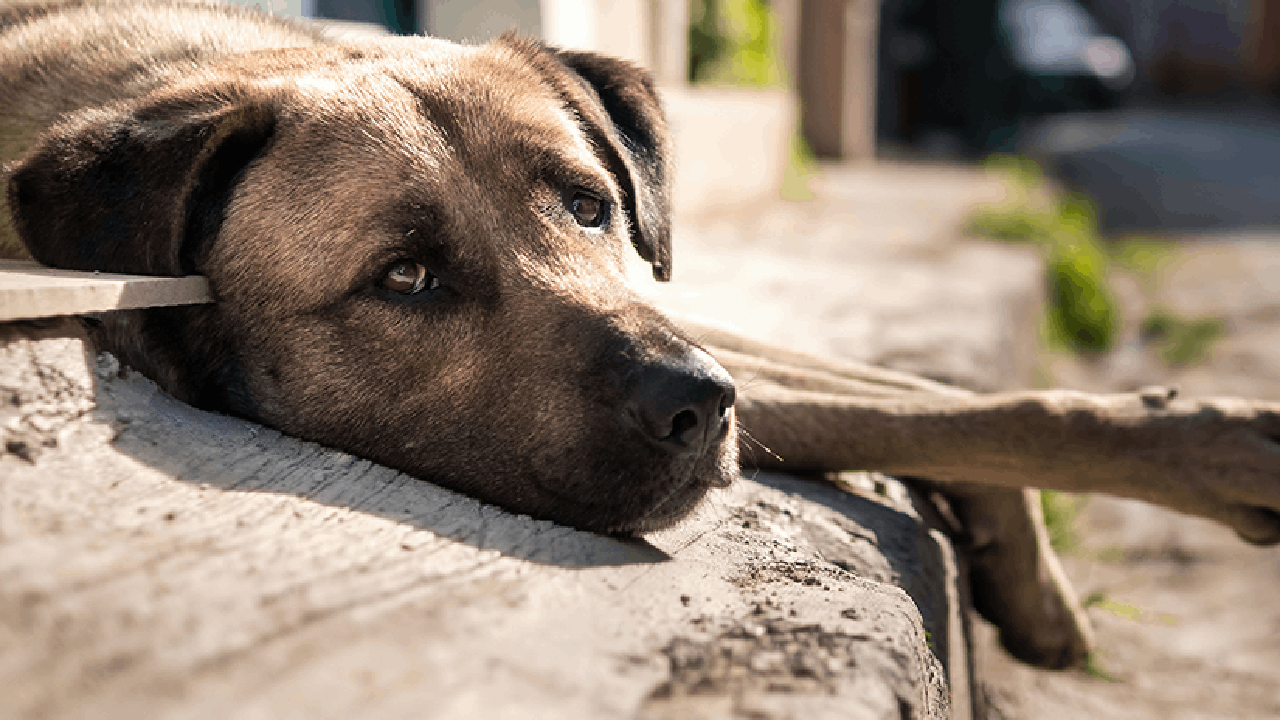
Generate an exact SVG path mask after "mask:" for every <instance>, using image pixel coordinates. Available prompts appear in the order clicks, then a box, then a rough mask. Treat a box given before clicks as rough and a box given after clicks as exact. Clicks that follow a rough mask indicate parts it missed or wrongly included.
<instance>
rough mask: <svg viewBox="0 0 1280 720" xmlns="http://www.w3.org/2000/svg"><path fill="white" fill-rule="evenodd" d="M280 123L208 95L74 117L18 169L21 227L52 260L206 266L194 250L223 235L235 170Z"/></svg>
mask: <svg viewBox="0 0 1280 720" xmlns="http://www.w3.org/2000/svg"><path fill="white" fill-rule="evenodd" d="M215 97H216V96H215ZM274 125H275V122H274V115H273V114H272V113H271V112H270V111H269V110H268V109H266V108H263V107H259V106H255V105H245V104H233V103H231V102H230V101H225V100H217V99H210V98H209V96H206V97H205V98H204V99H201V100H199V101H188V100H174V99H168V100H162V101H159V102H145V101H144V104H141V106H137V105H131V104H127V105H118V106H114V107H111V108H109V109H104V110H92V111H87V112H83V113H80V114H78V115H75V116H73V117H71V118H70V119H68V120H65V121H63V122H61V123H59V124H58V125H56V126H55V127H53V128H51V129H50V130H49V131H48V132H46V133H45V134H44V135H43V136H42V137H41V138H40V140H39V141H38V142H37V144H36V146H35V147H34V148H33V149H32V150H31V151H30V152H29V153H28V154H27V155H26V157H24V158H23V159H22V160H21V161H19V162H18V163H17V165H16V167H15V168H14V169H13V171H12V174H11V177H10V180H9V188H8V200H9V207H10V211H11V213H12V216H13V223H14V226H15V228H16V229H17V231H18V237H19V238H20V239H21V240H22V242H23V244H25V245H26V247H27V250H28V251H29V252H30V253H31V255H32V256H33V257H35V259H37V260H39V261H40V262H42V263H44V264H46V265H52V266H55V267H62V268H67V269H72V270H102V271H108V272H122V273H139V274H147V275H186V274H192V273H195V272H198V270H197V268H196V264H197V258H198V254H199V252H200V251H201V249H202V248H203V246H204V243H205V242H207V241H208V240H210V239H212V237H213V236H214V235H216V234H217V232H218V230H219V228H220V226H221V222H222V217H223V213H224V211H225V205H226V203H227V201H228V200H229V197H230V191H231V189H232V188H233V187H234V184H235V181H236V178H237V176H238V175H239V174H240V173H241V171H242V170H243V169H244V167H245V166H246V165H247V164H248V163H249V162H250V161H251V160H252V159H253V158H254V157H256V156H257V155H258V153H259V152H261V150H262V148H263V147H264V146H265V144H266V143H267V141H268V140H269V139H270V137H271V134H272V131H273V129H274Z"/></svg>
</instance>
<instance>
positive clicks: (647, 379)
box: [626, 354, 735, 455]
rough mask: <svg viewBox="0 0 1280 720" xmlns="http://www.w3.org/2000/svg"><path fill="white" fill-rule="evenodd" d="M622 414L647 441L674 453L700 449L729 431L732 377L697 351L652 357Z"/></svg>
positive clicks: (732, 389)
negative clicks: (673, 358) (674, 357)
mask: <svg viewBox="0 0 1280 720" xmlns="http://www.w3.org/2000/svg"><path fill="white" fill-rule="evenodd" d="M636 379H637V384H636V386H635V389H634V390H633V391H632V392H633V394H632V396H631V398H630V399H629V400H628V403H627V405H628V407H627V413H626V414H627V416H628V417H630V418H631V420H632V422H633V423H634V424H635V426H636V428H637V429H639V430H640V431H641V432H642V433H643V434H644V436H645V437H646V438H647V439H648V440H649V441H650V442H656V443H658V445H659V446H660V447H662V448H663V449H665V450H667V451H668V452H673V453H677V454H681V455H683V454H686V453H695V454H699V453H702V452H703V451H704V450H706V448H707V446H708V445H710V444H712V443H717V442H720V441H721V440H723V439H724V437H725V436H726V435H727V434H728V427H729V425H730V424H731V423H729V420H728V415H729V408H731V407H732V406H733V402H734V399H735V394H734V388H733V380H732V379H731V378H730V377H729V374H728V373H727V372H725V371H724V369H723V368H721V367H720V366H719V365H717V364H715V363H714V361H712V360H711V358H710V356H707V357H706V358H702V357H699V356H698V355H696V354H693V355H690V356H688V357H686V358H683V362H680V361H678V360H677V361H674V362H673V361H665V362H655V363H652V364H650V365H647V366H645V367H644V368H643V369H642V370H641V371H640V372H639V373H637V375H636Z"/></svg>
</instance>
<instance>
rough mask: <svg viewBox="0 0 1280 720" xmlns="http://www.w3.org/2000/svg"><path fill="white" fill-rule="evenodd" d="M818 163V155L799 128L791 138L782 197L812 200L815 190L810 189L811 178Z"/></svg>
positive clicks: (793, 199)
mask: <svg viewBox="0 0 1280 720" xmlns="http://www.w3.org/2000/svg"><path fill="white" fill-rule="evenodd" d="M817 165H818V161H817V156H815V155H814V154H813V150H812V149H811V148H810V147H809V143H807V142H805V139H804V135H803V134H802V133H801V132H800V131H799V129H797V130H796V133H795V135H793V136H792V138H791V147H790V149H789V151H788V154H787V167H786V169H785V170H783V173H782V199H783V200H792V201H803V200H812V199H813V191H812V190H810V189H809V178H810V177H811V176H812V175H813V172H814V169H815V168H816V167H817Z"/></svg>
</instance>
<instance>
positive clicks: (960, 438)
mask: <svg viewBox="0 0 1280 720" xmlns="http://www.w3.org/2000/svg"><path fill="white" fill-rule="evenodd" d="M738 419H739V422H740V423H741V425H742V426H743V428H744V429H745V430H746V432H747V434H748V435H749V436H750V437H751V438H754V439H755V440H756V441H758V442H759V443H761V444H763V445H764V446H766V447H768V448H769V450H770V452H769V453H761V452H758V451H757V452H756V453H755V456H756V457H757V458H758V459H760V461H761V465H763V466H779V465H782V466H785V467H792V468H797V469H799V468H804V469H811V470H840V469H862V470H879V471H882V472H885V473H889V474H893V475H906V476H914V477H924V478H929V479H931V480H935V481H939V482H946V481H949V480H958V481H963V482H969V483H977V484H984V485H995V486H999V487H1007V488H1016V487H1022V486H1025V485H1034V486H1037V487H1045V488H1053V489H1056V490H1066V491H1070V492H1104V493H1110V494H1113V495H1119V496H1123V497H1130V498H1136V499H1139V500H1145V501H1148V502H1152V503H1156V504H1159V505H1163V506H1166V507H1170V508H1173V509H1175V510H1179V511H1182V512H1185V513H1188V514H1192V515H1199V516H1202V517H1207V518H1210V519H1213V520H1217V521H1219V522H1222V523H1224V524H1226V525H1228V526H1230V527H1232V528H1234V529H1235V530H1236V532H1237V533H1238V534H1240V536H1241V537H1243V538H1244V539H1246V540H1248V541H1250V542H1254V543H1259V544H1272V543H1276V542H1280V442H1278V439H1280V405H1276V404H1268V403H1260V402H1253V401H1247V400H1239V399H1231V398H1218V399H1210V400H1200V401H1192V400H1180V399H1177V398H1169V397H1158V398H1155V399H1153V398H1152V396H1151V395H1150V394H1118V395H1091V394H1086V393H1078V392H1072V391H1066V390H1054V391H1044V392H1021V393H1000V394H992V395H968V396H959V395H937V394H933V393H928V392H918V391H915V392H906V393H900V394H897V395H893V396H888V397H862V396H856V395H843V394H836V393H833V392H830V391H815V390H808V389H797V388H795V387H787V386H784V385H781V384H779V383H777V382H774V381H771V380H768V379H758V380H757V381H756V382H755V383H754V384H748V385H747V386H746V387H744V388H742V392H741V393H740V401H739V403H738Z"/></svg>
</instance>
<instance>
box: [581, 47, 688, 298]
mask: <svg viewBox="0 0 1280 720" xmlns="http://www.w3.org/2000/svg"><path fill="white" fill-rule="evenodd" d="M557 57H558V58H559V60H560V62H561V63H563V64H564V65H565V66H566V67H568V68H569V69H571V70H573V71H574V72H575V73H577V75H578V77H579V78H581V79H582V80H583V81H585V82H586V84H587V85H589V86H590V87H591V89H592V90H593V91H594V92H595V94H596V96H597V97H598V98H599V100H600V104H601V105H603V106H604V110H605V112H606V113H607V114H608V119H609V121H610V122H609V126H608V127H603V128H600V130H601V134H602V135H603V137H604V139H605V140H606V141H607V142H608V145H609V148H610V149H611V150H612V151H613V152H614V153H616V154H617V156H618V158H619V160H620V161H621V162H622V164H623V165H624V166H625V167H626V174H625V176H624V177H622V178H621V179H620V182H621V184H622V188H623V192H624V193H625V200H624V202H625V203H626V205H627V208H626V209H627V212H628V213H630V215H631V222H632V229H631V242H632V244H633V245H635V247H636V250H637V251H638V252H639V253H640V257H642V258H644V259H645V260H647V261H648V262H649V264H651V265H653V276H654V277H655V278H657V279H658V280H663V281H666V280H670V279H671V167H670V166H671V140H670V137H669V135H668V131H667V120H666V117H664V116H663V114H662V105H661V103H660V102H659V100H658V93H657V91H656V90H655V89H654V87H653V80H652V78H650V77H649V73H647V72H645V71H644V70H642V69H641V68H639V67H637V66H635V65H632V64H631V63H629V62H626V61H623V60H618V59H616V58H611V57H606V56H603V55H597V54H595V53H589V52H576V51H568V50H561V51H559V52H558V53H557ZM587 117H589V116H587Z"/></svg>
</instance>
